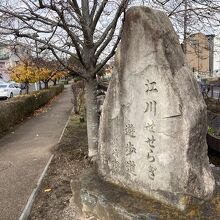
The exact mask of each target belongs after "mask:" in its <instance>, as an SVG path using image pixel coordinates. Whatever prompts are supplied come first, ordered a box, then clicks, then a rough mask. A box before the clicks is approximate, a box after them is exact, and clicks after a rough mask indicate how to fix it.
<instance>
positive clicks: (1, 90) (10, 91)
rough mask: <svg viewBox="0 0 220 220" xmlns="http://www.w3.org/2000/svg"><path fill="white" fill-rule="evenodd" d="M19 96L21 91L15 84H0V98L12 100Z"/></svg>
mask: <svg viewBox="0 0 220 220" xmlns="http://www.w3.org/2000/svg"><path fill="white" fill-rule="evenodd" d="M21 94H22V91H21V89H20V88H19V87H18V86H17V85H16V84H15V83H0V98H12V97H13V96H16V95H21Z"/></svg>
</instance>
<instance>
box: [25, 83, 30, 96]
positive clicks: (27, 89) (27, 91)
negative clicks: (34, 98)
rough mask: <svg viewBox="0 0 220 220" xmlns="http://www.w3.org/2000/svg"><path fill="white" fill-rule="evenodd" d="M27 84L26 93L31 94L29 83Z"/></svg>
mask: <svg viewBox="0 0 220 220" xmlns="http://www.w3.org/2000/svg"><path fill="white" fill-rule="evenodd" d="M25 84H26V94H29V83H25Z"/></svg>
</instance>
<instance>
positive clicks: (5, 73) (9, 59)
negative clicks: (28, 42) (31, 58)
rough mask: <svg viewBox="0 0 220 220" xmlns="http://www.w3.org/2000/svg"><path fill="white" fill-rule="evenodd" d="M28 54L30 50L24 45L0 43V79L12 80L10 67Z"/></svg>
mask: <svg viewBox="0 0 220 220" xmlns="http://www.w3.org/2000/svg"><path fill="white" fill-rule="evenodd" d="M27 55H28V50H27V48H25V46H23V45H16V46H14V45H6V44H0V79H2V80H4V81H8V80H10V74H9V73H10V72H9V70H10V68H12V67H14V66H15V65H17V64H18V63H19V62H20V60H21V59H22V58H24V57H27Z"/></svg>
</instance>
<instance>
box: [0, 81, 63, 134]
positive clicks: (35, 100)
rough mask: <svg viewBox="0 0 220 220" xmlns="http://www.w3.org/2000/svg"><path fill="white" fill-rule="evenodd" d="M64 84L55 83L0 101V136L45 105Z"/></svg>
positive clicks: (61, 89)
mask: <svg viewBox="0 0 220 220" xmlns="http://www.w3.org/2000/svg"><path fill="white" fill-rule="evenodd" d="M63 88H64V85H57V86H53V87H50V88H49V89H44V90H40V91H36V92H33V93H32V94H29V95H22V96H17V97H14V98H12V99H9V100H8V101H5V102H0V136H2V135H3V134H4V133H5V132H7V131H9V130H10V128H11V127H13V126H14V125H15V124H17V123H18V122H20V121H22V120H23V119H24V118H25V117H27V116H29V115H31V114H33V113H34V111H35V110H37V109H38V108H40V107H41V106H43V105H45V104H46V103H47V102H48V101H49V100H50V99H51V98H53V97H54V96H56V95H58V94H59V93H60V92H62V91H63Z"/></svg>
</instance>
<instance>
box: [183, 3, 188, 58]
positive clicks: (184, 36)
mask: <svg viewBox="0 0 220 220" xmlns="http://www.w3.org/2000/svg"><path fill="white" fill-rule="evenodd" d="M187 9H188V2H187V0H184V16H183V19H184V20H183V42H184V44H183V52H184V53H185V54H186V52H187V51H186V50H187V46H186V40H187V19H188V18H187Z"/></svg>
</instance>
